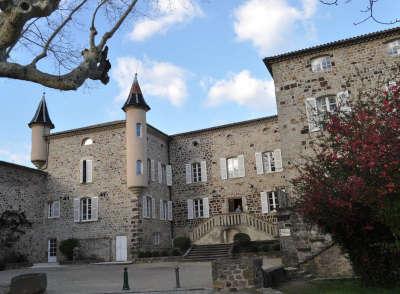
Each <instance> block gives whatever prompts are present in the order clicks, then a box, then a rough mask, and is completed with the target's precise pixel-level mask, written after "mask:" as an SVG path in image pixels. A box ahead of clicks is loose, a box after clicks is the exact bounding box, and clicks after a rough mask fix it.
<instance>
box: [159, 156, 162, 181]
mask: <svg viewBox="0 0 400 294" xmlns="http://www.w3.org/2000/svg"><path fill="white" fill-rule="evenodd" d="M158 183H159V184H162V168H161V161H159V162H158Z"/></svg>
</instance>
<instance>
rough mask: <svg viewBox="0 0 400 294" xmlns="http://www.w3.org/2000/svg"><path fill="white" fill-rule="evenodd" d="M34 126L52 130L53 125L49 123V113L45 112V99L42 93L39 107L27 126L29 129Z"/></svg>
mask: <svg viewBox="0 0 400 294" xmlns="http://www.w3.org/2000/svg"><path fill="white" fill-rule="evenodd" d="M35 124H42V125H45V126H48V127H50V129H54V125H53V123H52V122H51V119H50V115H49V111H48V110H47V105H46V99H45V97H44V93H43V96H42V99H41V100H40V103H39V106H38V108H37V109H36V113H35V115H34V116H33V118H32V120H31V122H30V123H29V124H28V126H29V127H32V126H33V125H35Z"/></svg>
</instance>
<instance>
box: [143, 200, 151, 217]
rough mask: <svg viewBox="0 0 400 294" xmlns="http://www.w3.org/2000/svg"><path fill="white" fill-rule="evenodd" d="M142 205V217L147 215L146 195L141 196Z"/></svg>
mask: <svg viewBox="0 0 400 294" xmlns="http://www.w3.org/2000/svg"><path fill="white" fill-rule="evenodd" d="M142 205H143V217H149V216H148V215H147V196H143V197H142Z"/></svg>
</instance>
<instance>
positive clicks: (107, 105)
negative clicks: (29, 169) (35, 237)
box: [0, 0, 400, 165]
mask: <svg viewBox="0 0 400 294" xmlns="http://www.w3.org/2000/svg"><path fill="white" fill-rule="evenodd" d="M171 1H172V2H171ZM142 2H143V0H142ZM165 2H168V3H172V4H168V5H167V4H165V5H163V3H165ZM365 2H366V1H365ZM159 3H160V5H161V6H159V7H157V8H154V7H153V8H154V10H152V7H151V6H150V7H148V6H146V7H144V6H140V7H139V8H138V9H139V11H138V12H137V13H136V14H135V15H134V16H133V17H132V18H131V19H129V21H128V22H127V23H126V24H125V25H124V27H123V28H122V30H121V31H120V32H119V33H118V34H117V35H116V36H115V37H114V38H113V39H112V40H111V42H110V43H109V46H110V52H109V55H110V56H109V57H110V60H111V63H112V70H111V72H110V76H111V80H110V82H109V84H108V85H106V86H104V85H103V84H101V83H100V82H89V83H87V85H85V86H84V87H82V88H80V89H79V90H78V91H71V92H61V91H58V90H53V89H46V88H44V87H43V86H40V85H35V84H32V83H28V82H24V81H15V80H10V79H1V78H0V87H1V91H0V101H1V102H2V105H1V107H0V119H1V122H2V124H0V138H1V139H0V160H5V161H11V162H16V163H19V164H25V165H30V162H29V152H30V129H29V128H28V127H27V123H28V122H29V121H30V119H31V118H32V116H33V114H34V111H35V109H36V107H37V104H38V102H39V99H40V97H41V94H42V92H43V91H46V99H47V104H48V107H49V111H50V116H51V118H52V120H53V123H54V124H55V126H56V128H55V129H54V130H53V131H62V130H67V129H71V128H77V127H83V126H86V125H91V124H96V123H101V122H106V121H111V120H117V119H123V118H124V113H123V111H122V110H121V106H122V105H123V102H124V99H125V97H126V95H127V92H128V91H129V86H130V84H131V81H132V79H133V76H134V73H135V72H136V71H137V72H138V74H139V82H140V83H141V86H142V90H143V92H144V96H145V98H146V100H147V102H148V104H149V105H150V106H151V107H152V110H151V111H150V112H148V122H149V123H150V124H152V125H153V126H155V127H157V128H159V129H160V130H162V131H164V132H166V133H169V134H174V133H178V132H183V131H188V130H194V129H198V128H204V127H209V126H214V125H218V124H224V123H228V122H234V121H240V120H246V119H251V118H255V117H261V116H266V115H272V114H275V113H276V107H275V101H274V86H273V81H272V78H271V76H270V75H269V73H268V72H267V70H266V68H265V66H264V64H263V63H262V58H264V57H266V56H270V55H274V54H278V53H283V52H287V51H291V50H295V49H300V48H305V47H309V46H312V45H316V44H321V43H325V42H329V41H334V40H338V39H342V38H346V37H351V36H354V35H359V34H363V33H368V32H372V31H377V30H382V29H387V28H390V27H393V26H395V25H380V24H377V23H374V22H372V21H367V22H364V23H362V24H359V25H354V24H353V23H354V22H356V21H358V20H360V19H362V17H363V14H362V13H361V12H360V10H361V9H362V8H364V7H363V6H362V5H363V4H362V1H352V2H351V3H349V4H345V1H342V3H343V4H342V5H340V6H338V7H335V6H325V5H321V4H320V3H319V1H318V0H193V1H192V2H190V1H189V0H159ZM378 4H379V5H378V6H377V10H376V13H377V15H378V16H381V18H383V19H384V20H391V19H394V18H396V17H400V15H396V13H398V12H399V11H400V1H396V0H381V1H380V2H379V3H378ZM171 5H172V6H171ZM149 9H150V10H149ZM144 10H146V16H143V13H141V12H143V11H144ZM101 25H103V26H106V23H101ZM81 37H82V38H83V39H85V38H86V32H81V33H77V34H76V39H80V38H81ZM15 54H17V55H18V54H20V55H21V56H15V57H16V58H17V57H20V58H22V59H23V58H25V57H26V55H25V53H23V52H20V51H18V52H16V53H15ZM49 70H54V68H51V67H49Z"/></svg>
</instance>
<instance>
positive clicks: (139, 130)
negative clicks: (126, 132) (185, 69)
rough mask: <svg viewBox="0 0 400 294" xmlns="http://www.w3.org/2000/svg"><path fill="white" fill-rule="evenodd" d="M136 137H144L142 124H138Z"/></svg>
mask: <svg viewBox="0 0 400 294" xmlns="http://www.w3.org/2000/svg"><path fill="white" fill-rule="evenodd" d="M136 136H137V137H141V136H142V124H141V123H137V124H136Z"/></svg>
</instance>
